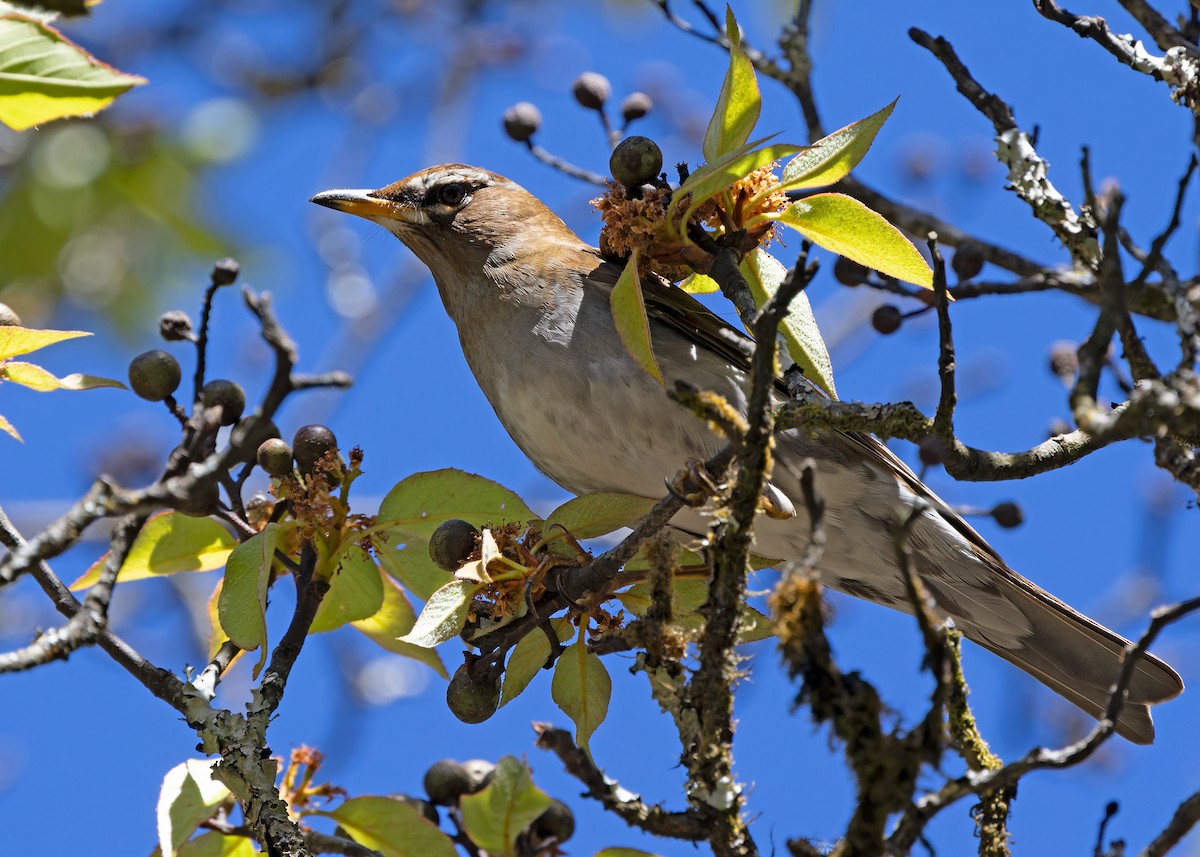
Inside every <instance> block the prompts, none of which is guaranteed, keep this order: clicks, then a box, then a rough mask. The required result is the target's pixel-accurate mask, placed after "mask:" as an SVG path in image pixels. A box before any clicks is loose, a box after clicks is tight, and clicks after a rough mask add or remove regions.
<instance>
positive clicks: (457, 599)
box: [400, 580, 483, 649]
mask: <svg viewBox="0 0 1200 857" xmlns="http://www.w3.org/2000/svg"><path fill="white" fill-rule="evenodd" d="M482 588H483V586H482V585H481V584H478V583H472V582H471V581H469V580H452V581H450V582H449V583H447V584H446V585H445V586H443V587H442V588H441V589H439V590H438V591H437V592H435V593H433V594H432V595H430V596H429V600H428V601H426V602H425V607H424V609H423V610H421V615H420V616H418V617H417V621H416V623H415V624H414V625H413V629H412V630H411V631H409V632H408V633H407V634H405V635H404V636H403V637H401V638H400V640H401V642H404V643H412V644H413V645H414V646H424V647H425V648H427V649H432V648H433V647H434V646H438V645H441V644H442V643H444V642H446V641H447V640H452V639H454V638H455V637H457V636H458V635H459V634H460V633H462V629H463V626H464V625H466V624H467V614H468V613H469V612H470V610H471V599H473V598H474V597H475V593H476V592H478V591H479V590H480V589H482Z"/></svg>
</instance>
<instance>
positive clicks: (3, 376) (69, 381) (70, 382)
mask: <svg viewBox="0 0 1200 857" xmlns="http://www.w3.org/2000/svg"><path fill="white" fill-rule="evenodd" d="M0 380H5V381H12V382H13V383H14V384H20V385H21V386H23V387H28V388H29V389H31V390H37V391H38V392H39V393H48V392H49V391H51V390H94V389H96V388H97V387H117V388H120V389H122V390H124V389H125V385H124V384H122V383H121V382H120V381H114V380H112V379H111V378H98V377H96V376H94V375H80V374H79V373H78V372H76V373H74V374H72V375H67V376H66V377H65V378H58V377H55V376H54V375H53V374H51V373H50V372H47V371H46V370H45V369H43V368H42V367H41V366H38V365H37V364H34V363H22V362H20V361H15V360H14V361H11V362H8V363H5V364H3V365H0Z"/></svg>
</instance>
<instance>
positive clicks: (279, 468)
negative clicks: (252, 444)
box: [257, 437, 292, 476]
mask: <svg viewBox="0 0 1200 857" xmlns="http://www.w3.org/2000/svg"><path fill="white" fill-rule="evenodd" d="M257 459H258V466H259V467H261V468H262V469H263V470H265V471H266V472H267V475H268V476H288V475H290V474H291V472H292V448H291V447H290V446H288V445H287V441H285V440H283V439H282V438H278V437H273V438H271V439H270V440H264V441H263V442H262V445H261V446H259V448H258V453H257Z"/></svg>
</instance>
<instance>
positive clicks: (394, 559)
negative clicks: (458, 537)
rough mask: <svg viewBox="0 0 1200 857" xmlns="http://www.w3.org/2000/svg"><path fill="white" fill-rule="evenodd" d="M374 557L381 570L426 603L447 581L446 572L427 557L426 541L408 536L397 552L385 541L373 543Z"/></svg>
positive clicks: (427, 544)
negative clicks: (381, 567) (406, 541)
mask: <svg viewBox="0 0 1200 857" xmlns="http://www.w3.org/2000/svg"><path fill="white" fill-rule="evenodd" d="M375 555H376V557H378V559H379V564H380V565H381V566H383V570H384V571H386V572H387V573H388V574H390V575H391V576H392V577H394V578H395V579H396V580H398V581H400V582H401V583H402V584H404V586H405V587H406V588H407V589H408V591H409V592H411V593H412V594H413V595H415V596H417V597H418V598H420V599H421V600H422V601H428V600H429V596H430V595H432V594H433V593H435V592H437V591H438V590H439V589H441V588H442V587H443V586H445V585H446V583H447V582H448V581H449V580H450V573H449V572H447V571H446V570H445V569H443V568H441V567H440V566H438V565H437V564H436V563H435V562H434V561H433V560H432V559H430V558H429V541H428V540H427V539H418V538H413V537H409V539H408V543H407V544H406V545H405V546H404V547H403V548H401V549H400V550H396V549H395V548H393V547H391V546H390V545H389V544H388V543H387V542H381V543H376V544H375Z"/></svg>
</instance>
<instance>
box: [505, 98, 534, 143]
mask: <svg viewBox="0 0 1200 857" xmlns="http://www.w3.org/2000/svg"><path fill="white" fill-rule="evenodd" d="M541 127H542V111H540V110H538V109H537V107H535V106H534V105H532V104H530V103H529V102H528V101H522V102H520V103H519V104H514V105H513V106H512V107H510V108H508V109H507V110H505V111H504V133H505V134H507V135H508V136H509V137H511V138H512V139H514V140H516V141H517V142H518V143H524V142H525V141H526V140H528V139H529V138H530V137H532V136H533V135H534V134H536V133H537V130H538V128H541Z"/></svg>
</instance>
